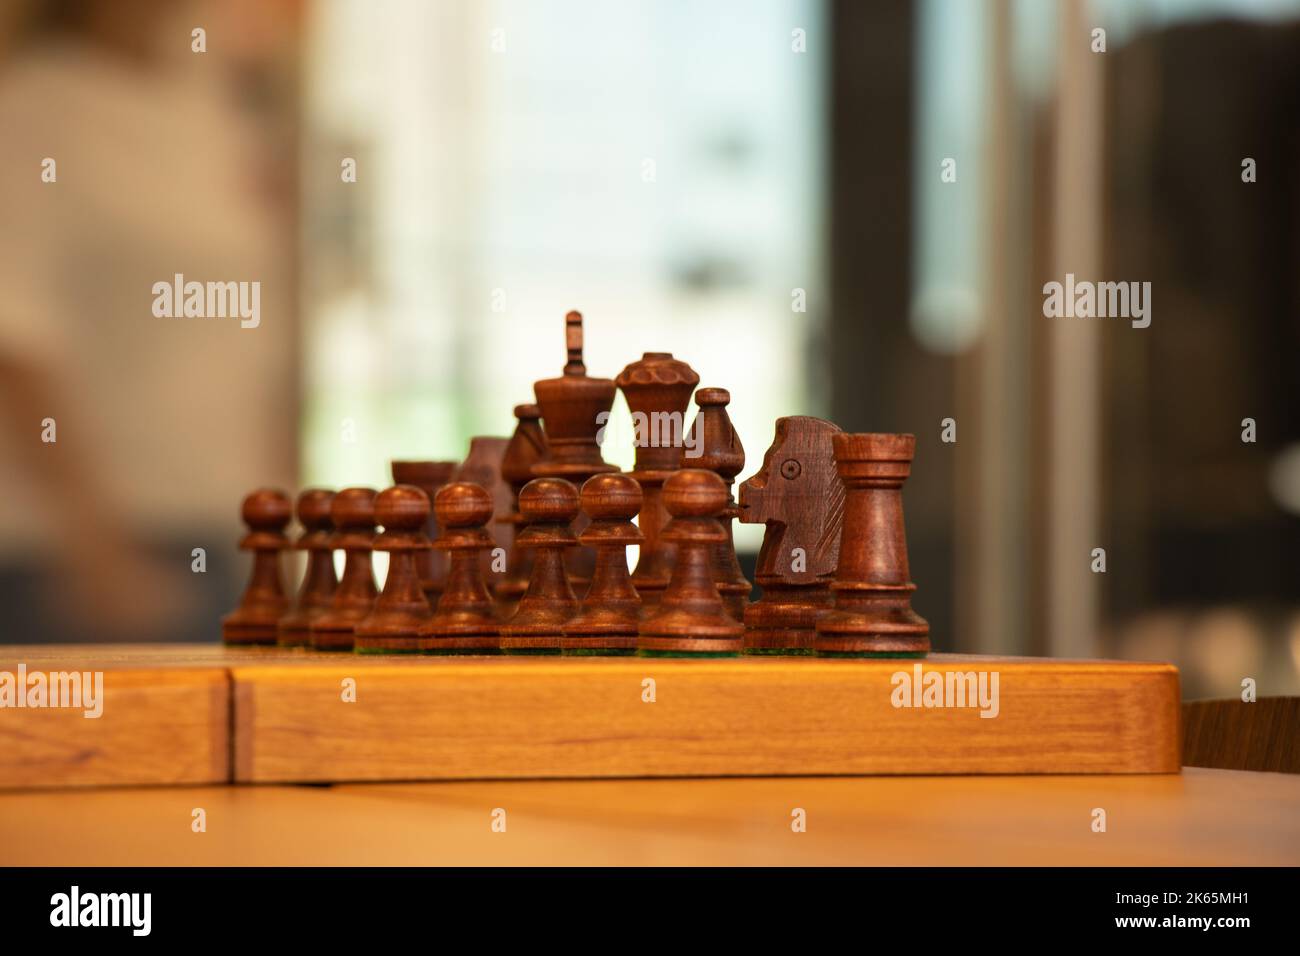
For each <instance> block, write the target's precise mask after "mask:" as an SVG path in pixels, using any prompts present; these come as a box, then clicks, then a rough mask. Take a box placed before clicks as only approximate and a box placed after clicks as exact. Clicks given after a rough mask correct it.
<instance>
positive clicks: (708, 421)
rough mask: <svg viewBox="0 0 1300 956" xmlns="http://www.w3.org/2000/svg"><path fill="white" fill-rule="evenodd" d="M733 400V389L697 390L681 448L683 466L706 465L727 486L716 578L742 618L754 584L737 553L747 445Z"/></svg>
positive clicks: (730, 610)
mask: <svg viewBox="0 0 1300 956" xmlns="http://www.w3.org/2000/svg"><path fill="white" fill-rule="evenodd" d="M730 402H731V393H730V392H728V391H727V390H726V389H725V388H702V389H700V390H699V391H698V392H696V393H695V404H696V405H698V406H699V409H700V410H699V412H698V413H697V414H696V416H695V421H694V423H693V424H692V425H691V429H692V431H691V436H690V437H691V439H692V442H691V445H687V446H685V447H683V449H682V466H683V467H686V468H704V469H707V470H708V471H711V472H713V473H714V474H716V475H717V476H718V477H719V478H721V479H722V481H723V485H724V486H725V488H726V492H727V501H726V505H725V506H724V507H723V509H722V511H721V513H719V515H718V519H719V520H720V521H721V522H722V528H723V530H724V531H725V532H726V533H727V536H726V538H725V539H724V540H722V541H719V542H718V543H717V544H715V545H714V546H713V580H714V583H716V584H717V585H718V593H719V594H721V595H722V601H723V603H724V604H725V605H726V606H727V613H728V614H730V615H731V616H732V617H733V618H735V619H736V620H737V621H743V620H744V619H745V606H746V605H747V604H748V603H749V594H750V591H752V590H753V585H751V584H750V583H749V580H748V579H747V578H746V577H745V574H744V572H743V571H741V570H740V561H739V559H738V558H737V557H736V542H735V540H734V538H733V537H732V527H731V522H732V519H733V518H735V517H736V516H737V515H739V514H740V509H739V508H737V507H736V500H735V499H734V498H733V497H732V496H731V486H732V484H733V483H734V482H735V480H736V476H737V475H738V474H740V471H741V469H742V468H744V467H745V449H744V446H742V445H741V444H740V436H739V435H737V434H736V429H735V427H733V426H732V424H731V416H730V415H728V414H727V405H728V404H730ZM692 445H693V447H692Z"/></svg>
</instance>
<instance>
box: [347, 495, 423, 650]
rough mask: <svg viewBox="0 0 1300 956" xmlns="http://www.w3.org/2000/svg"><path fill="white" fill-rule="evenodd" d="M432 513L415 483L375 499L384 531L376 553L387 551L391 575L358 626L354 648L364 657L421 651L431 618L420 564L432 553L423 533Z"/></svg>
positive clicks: (379, 536) (376, 517)
mask: <svg viewBox="0 0 1300 956" xmlns="http://www.w3.org/2000/svg"><path fill="white" fill-rule="evenodd" d="M429 510H430V509H429V496H428V495H426V494H425V493H424V492H423V491H422V490H420V489H419V488H417V487H415V486H414V485H396V486H394V487H392V488H386V489H384V490H383V491H381V492H380V493H379V496H378V497H376V498H375V521H376V522H377V523H378V524H379V525H380V526H381V527H382V528H383V529H384V530H383V532H382V533H380V534H379V535H378V536H377V537H376V538H375V550H376V551H387V552H388V555H389V558H388V577H386V578H385V579H384V589H383V591H381V592H380V593H379V597H378V598H376V599H375V604H374V607H373V608H372V609H371V611H370V613H369V614H368V615H367V616H366V618H365V619H364V620H362V621H361V622H359V623H358V624H357V626H356V642H355V645H354V646H355V650H357V651H358V652H360V653H363V654H398V653H407V654H413V653H416V652H418V651H419V650H420V629H421V628H422V627H423V626H424V625H425V624H426V623H427V622H428V620H429V619H430V618H431V617H432V616H433V610H432V609H431V608H430V607H429V601H428V599H427V598H426V597H425V596H424V588H423V587H422V586H421V585H422V582H421V581H420V573H419V568H418V565H417V561H416V559H417V557H419V555H421V554H423V553H424V552H425V551H428V550H429V549H430V544H429V537H428V535H426V534H425V533H424V528H425V526H426V524H427V523H428V521H429Z"/></svg>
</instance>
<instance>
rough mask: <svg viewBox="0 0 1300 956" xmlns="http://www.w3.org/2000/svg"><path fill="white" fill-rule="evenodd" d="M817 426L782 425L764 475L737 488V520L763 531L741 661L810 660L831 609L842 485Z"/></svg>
mask: <svg viewBox="0 0 1300 956" xmlns="http://www.w3.org/2000/svg"><path fill="white" fill-rule="evenodd" d="M839 431H840V429H839V426H837V425H834V424H832V423H831V422H828V421H824V420H823V419H820V418H813V417H811V416H807V415H794V416H789V417H786V418H779V419H777V422H776V435H775V437H774V438H773V439H772V444H771V446H770V447H769V448H768V449H767V454H766V455H765V456H764V457H763V467H762V468H761V469H760V470H759V471H758V472H757V473H756V474H754V476H753V477H751V478H750V479H749V480H747V481H745V482H743V483H742V484H741V486H740V520H741V522H742V523H744V524H763V525H766V530H765V531H764V533H763V544H762V547H761V548H760V549H759V552H758V564H757V567H756V573H755V575H754V577H755V579H756V580H757V581H758V585H759V587H761V588H762V589H763V596H762V597H761V598H760V599H759V600H758V601H756V602H754V603H753V604H750V605H749V606H748V607H746V608H745V653H746V654H787V655H810V654H812V653H813V641H814V638H815V637H816V623H817V619H818V618H819V617H821V616H823V615H824V614H826V613H827V612H828V611H829V610H830V609H831V605H832V603H833V594H832V592H831V582H832V581H833V580H834V579H835V568H836V565H837V564H838V563H839V556H840V531H841V529H842V527H843V524H844V485H843V483H842V482H841V481H840V478H839V475H837V474H836V471H835V454H834V451H833V448H832V445H831V436H832V435H835V434H837V433H839Z"/></svg>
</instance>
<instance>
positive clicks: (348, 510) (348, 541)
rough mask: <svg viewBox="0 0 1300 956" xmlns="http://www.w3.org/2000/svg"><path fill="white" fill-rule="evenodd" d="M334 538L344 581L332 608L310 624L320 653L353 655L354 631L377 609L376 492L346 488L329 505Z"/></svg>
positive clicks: (333, 543)
mask: <svg viewBox="0 0 1300 956" xmlns="http://www.w3.org/2000/svg"><path fill="white" fill-rule="evenodd" d="M330 518H331V519H332V520H333V522H334V529H335V530H334V537H333V538H332V539H331V541H330V544H331V545H332V547H333V548H334V549H335V550H340V549H341V550H342V551H343V553H344V558H343V580H341V581H340V582H339V586H338V589H337V590H336V591H335V592H334V600H333V601H331V602H330V606H329V608H328V609H327V610H326V611H325V612H324V613H322V614H320V615H319V616H318V617H317V618H316V619H315V620H314V621H312V622H311V646H312V647H314V648H315V649H316V650H318V651H350V650H352V647H353V642H354V641H355V639H356V634H355V628H356V626H357V624H358V623H359V622H360V621H362V620H363V619H364V618H365V616H366V615H367V614H369V613H370V609H371V607H373V606H374V603H375V598H376V597H377V596H378V593H379V592H378V590H377V589H376V588H375V572H374V568H373V567H372V566H371V563H370V549H371V548H372V547H373V546H374V538H375V492H374V489H372V488H344V489H343V490H342V491H340V492H339V493H338V494H336V495H335V496H334V500H333V501H332V502H330Z"/></svg>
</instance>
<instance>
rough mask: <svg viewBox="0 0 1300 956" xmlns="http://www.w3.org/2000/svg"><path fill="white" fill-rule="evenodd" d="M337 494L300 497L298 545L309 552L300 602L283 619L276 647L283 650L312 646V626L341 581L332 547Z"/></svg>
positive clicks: (309, 492)
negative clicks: (332, 512)
mask: <svg viewBox="0 0 1300 956" xmlns="http://www.w3.org/2000/svg"><path fill="white" fill-rule="evenodd" d="M333 500H334V492H332V491H326V490H325V489H323V488H309V489H308V490H306V491H304V492H303V493H302V494H300V495H299V496H298V504H297V509H296V510H297V513H298V523H299V524H300V525H302V534H301V535H300V536H299V538H298V541H297V543H296V544H295V545H294V547H296V548H297V549H298V550H299V551H305V552H307V569H306V570H305V571H304V572H303V575H302V587H301V588H300V589H299V591H298V598H297V600H296V601H294V604H293V606H292V607H291V608H290V609H289V611H288V613H287V614H285V615H284V616H283V617H281V618H280V622H279V626H278V629H277V630H278V638H277V641H276V643H278V644H279V645H280V646H281V647H306V646H308V645H309V644H310V643H311V622H312V621H313V620H314V619H315V618H316V617H318V616H319V615H320V614H322V613H323V612H324V611H325V609H326V608H328V607H329V606H330V601H332V600H333V598H334V589H335V588H336V587H338V578H337V577H335V575H334V550H333V548H332V547H331V546H330V537H331V533H332V532H333V530H334V522H333V521H332V520H330V502H331V501H333Z"/></svg>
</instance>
